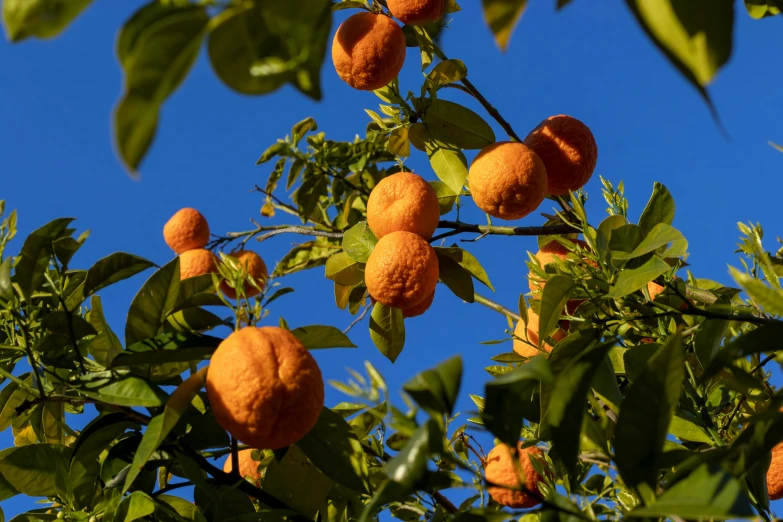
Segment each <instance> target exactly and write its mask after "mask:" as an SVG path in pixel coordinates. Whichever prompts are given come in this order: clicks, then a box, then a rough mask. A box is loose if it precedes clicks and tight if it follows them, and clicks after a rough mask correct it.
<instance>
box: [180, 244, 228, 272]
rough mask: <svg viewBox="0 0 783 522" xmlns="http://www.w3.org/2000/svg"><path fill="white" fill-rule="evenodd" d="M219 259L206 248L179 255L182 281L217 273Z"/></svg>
mask: <svg viewBox="0 0 783 522" xmlns="http://www.w3.org/2000/svg"><path fill="white" fill-rule="evenodd" d="M217 271H218V267H217V257H216V256H215V254H213V253H212V252H210V251H209V250H206V249H204V248H194V249H193V250H186V251H185V252H182V253H181V254H180V255H179V278H180V280H184V279H188V278H190V277H196V276H200V275H204V274H212V273H217Z"/></svg>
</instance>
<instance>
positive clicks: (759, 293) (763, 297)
mask: <svg viewBox="0 0 783 522" xmlns="http://www.w3.org/2000/svg"><path fill="white" fill-rule="evenodd" d="M729 272H730V273H731V277H733V278H734V280H735V281H736V282H737V283H739V284H740V286H742V288H744V289H745V291H746V292H747V293H748V295H749V296H750V297H751V299H753V300H754V301H756V302H757V303H758V304H759V306H761V308H762V309H763V310H764V311H765V312H767V313H770V314H772V315H776V316H778V317H780V316H783V290H781V289H779V288H774V287H770V286H767V285H765V284H764V283H763V282H762V281H760V280H759V279H756V278H754V277H752V276H750V275H748V274H745V273H743V272H740V271H739V270H737V269H736V268H732V267H729Z"/></svg>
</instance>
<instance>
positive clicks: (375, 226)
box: [367, 172, 440, 239]
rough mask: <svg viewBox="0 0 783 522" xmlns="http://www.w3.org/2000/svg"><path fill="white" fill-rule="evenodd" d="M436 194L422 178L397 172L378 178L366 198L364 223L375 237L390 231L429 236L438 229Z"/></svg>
mask: <svg viewBox="0 0 783 522" xmlns="http://www.w3.org/2000/svg"><path fill="white" fill-rule="evenodd" d="M438 220H440V206H439V205H438V196H437V194H435V190H434V189H433V188H432V186H431V185H430V184H429V183H427V182H426V181H424V178H422V177H421V176H419V175H417V174H413V173H410V172H398V173H396V174H392V175H391V176H388V177H386V178H384V179H382V180H381V181H380V182H379V183H378V184H377V185H376V186H375V188H373V189H372V192H371V193H370V198H369V199H368V200H367V224H368V225H369V226H370V230H372V231H373V234H375V236H376V237H377V238H382V237H383V236H386V235H388V234H390V233H392V232H399V231H405V232H413V233H414V234H418V235H419V236H421V237H423V238H424V239H429V238H431V237H432V234H433V233H434V232H435V229H436V228H438Z"/></svg>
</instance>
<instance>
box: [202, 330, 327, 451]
mask: <svg viewBox="0 0 783 522" xmlns="http://www.w3.org/2000/svg"><path fill="white" fill-rule="evenodd" d="M206 388H207V396H208V397H209V403H210V405H211V407H212V411H213V412H214V414H215V418H216V419H217V421H218V424H220V426H222V427H223V429H225V430H227V431H228V432H229V433H230V434H231V435H233V436H234V437H236V438H237V439H238V440H240V441H241V442H243V443H245V444H247V445H249V446H253V447H255V448H260V449H279V448H284V447H286V446H290V445H291V444H294V443H295V442H297V441H298V440H300V439H301V438H302V437H303V436H304V435H305V434H307V432H309V431H310V430H311V429H312V428H313V426H315V423H316V422H317V421H318V417H319V415H320V414H321V410H322V409H323V406H324V381H323V377H322V376H321V370H320V369H319V368H318V364H317V363H316V362H315V359H314V358H313V356H312V355H310V352H308V351H307V349H306V348H305V347H304V346H302V343H301V342H299V339H297V338H296V337H295V336H294V334H292V333H291V332H289V331H288V330H283V329H282V328H277V327H272V326H266V327H263V328H256V327H246V328H243V329H241V330H238V331H236V332H234V333H232V334H231V335H229V336H228V337H227V338H226V339H225V340H224V341H223V342H222V343H220V346H218V348H217V350H215V353H214V354H213V355H212V359H211V360H210V363H209V370H208V371H207V382H206Z"/></svg>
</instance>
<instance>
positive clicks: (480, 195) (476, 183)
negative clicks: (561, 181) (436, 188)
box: [468, 141, 547, 219]
mask: <svg viewBox="0 0 783 522" xmlns="http://www.w3.org/2000/svg"><path fill="white" fill-rule="evenodd" d="M468 181H469V184H470V193H471V194H472V195H473V201H475V202H476V205H477V206H478V207H479V208H480V209H481V210H483V211H484V212H486V213H487V214H489V215H490V216H494V217H496V218H500V219H519V218H523V217H525V216H527V215H528V214H530V213H531V212H533V211H534V210H535V209H537V208H538V206H539V205H540V204H541V202H542V201H543V200H544V197H545V196H546V191H547V181H546V168H544V164H543V162H542V161H541V159H540V158H539V157H538V156H537V155H536V153H535V152H533V151H532V150H530V149H529V148H528V147H527V146H525V145H523V144H522V143H517V142H511V141H506V142H498V143H493V144H492V145H489V146H487V147H484V148H483V149H481V152H479V153H478V155H477V156H476V158H475V159H474V160H473V163H472V164H471V165H470V171H469V173H468Z"/></svg>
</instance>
